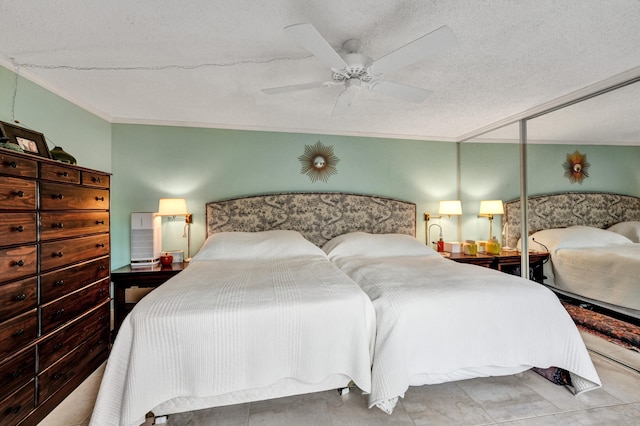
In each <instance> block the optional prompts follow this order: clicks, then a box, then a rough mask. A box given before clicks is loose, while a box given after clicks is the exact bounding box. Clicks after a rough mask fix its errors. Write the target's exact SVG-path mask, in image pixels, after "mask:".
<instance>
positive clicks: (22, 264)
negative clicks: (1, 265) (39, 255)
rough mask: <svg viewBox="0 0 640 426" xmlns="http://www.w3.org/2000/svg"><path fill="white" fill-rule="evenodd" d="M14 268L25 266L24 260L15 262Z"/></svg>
mask: <svg viewBox="0 0 640 426" xmlns="http://www.w3.org/2000/svg"><path fill="white" fill-rule="evenodd" d="M13 266H24V260H22V259H20V260H18V261H16V262H13Z"/></svg>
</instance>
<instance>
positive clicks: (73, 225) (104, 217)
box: [40, 212, 109, 241]
mask: <svg viewBox="0 0 640 426" xmlns="http://www.w3.org/2000/svg"><path fill="white" fill-rule="evenodd" d="M105 232H109V212H82V213H47V212H43V213H41V214H40V239H41V240H42V241H47V240H52V239H56V238H65V237H78V236H81V235H88V234H98V233H105Z"/></svg>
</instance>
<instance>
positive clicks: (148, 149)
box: [0, 67, 640, 268]
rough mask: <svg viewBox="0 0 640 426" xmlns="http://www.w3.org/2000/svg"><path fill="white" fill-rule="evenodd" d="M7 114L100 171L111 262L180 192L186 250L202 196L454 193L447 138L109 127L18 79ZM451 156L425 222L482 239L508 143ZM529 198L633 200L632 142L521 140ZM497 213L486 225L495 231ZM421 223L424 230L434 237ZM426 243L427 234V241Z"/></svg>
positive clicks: (507, 187) (2, 76) (515, 172)
mask: <svg viewBox="0 0 640 426" xmlns="http://www.w3.org/2000/svg"><path fill="white" fill-rule="evenodd" d="M13 88H14V74H13V73H12V72H11V71H9V70H7V69H6V68H2V67H0V120H2V121H11V99H12V96H13ZM15 116H16V118H17V119H18V120H20V122H21V124H22V125H24V126H25V127H30V128H32V129H34V130H38V131H40V132H42V133H44V134H45V136H47V137H48V138H49V139H51V141H52V142H50V145H49V147H50V148H53V146H54V144H57V145H60V146H62V147H63V148H64V149H65V150H67V151H68V152H70V153H72V154H73V155H74V156H75V157H76V158H77V160H78V164H79V165H81V166H85V167H89V168H95V169H99V170H104V171H111V172H112V173H113V176H112V197H111V216H112V217H111V220H112V267H113V268H117V267H120V266H122V265H125V264H127V263H128V262H129V258H130V255H129V238H130V236H129V228H130V214H131V212H138V211H149V212H153V211H156V210H157V207H158V199H159V198H163V197H184V198H186V199H187V205H188V208H189V210H190V211H192V212H193V214H194V224H193V227H192V254H193V253H195V252H197V250H198V249H199V247H200V246H201V245H202V242H203V241H204V233H205V224H204V205H205V203H206V202H207V201H212V200H222V199H225V198H230V197H237V196H243V195H251V194H258V193H265V192H281V191H343V192H357V193H365V194H377V195H382V196H388V197H394V198H399V199H404V200H408V201H412V202H415V203H416V204H417V211H418V217H417V224H418V229H417V236H418V238H419V239H420V240H424V238H425V237H424V233H425V226H424V220H423V215H422V213H423V212H425V211H429V212H430V213H431V214H432V215H437V209H438V202H439V201H440V200H444V199H456V198H457V197H458V195H457V179H458V173H457V151H458V146H457V144H455V143H450V142H432V141H416V140H398V139H384V138H359V137H344V136H329V135H310V134H294V133H275V132H251V131H240V130H218V129H203V128H186V127H168V126H145V125H124V124H111V123H109V122H108V121H106V120H104V119H102V118H100V117H97V116H96V115H94V114H92V113H90V112H88V111H86V110H84V109H82V108H80V107H78V106H76V105H74V104H72V103H71V102H69V101H67V100H65V99H62V98H61V97H59V96H57V95H55V94H53V93H51V92H50V91H48V90H46V89H44V88H42V87H40V86H38V85H37V84H34V83H32V82H30V81H28V80H26V79H23V78H19V82H18V93H17V97H16V107H15ZM318 140H319V141H321V142H322V144H324V145H325V146H332V147H333V148H334V152H335V155H336V156H337V157H338V158H340V162H339V163H338V165H337V169H338V174H337V175H334V176H331V177H330V178H329V181H328V182H327V183H325V182H315V183H311V181H310V180H309V178H308V177H307V176H305V175H303V174H301V173H300V168H301V164H300V162H299V161H298V157H299V156H300V155H301V154H302V153H303V152H304V147H305V145H313V144H315V143H316V142H317V141H318ZM576 149H577V150H579V151H580V152H581V153H583V154H587V160H588V161H589V162H590V163H591V167H590V169H589V173H590V177H589V178H587V179H586V180H585V181H584V183H583V184H582V185H579V184H573V185H572V184H570V183H569V180H568V179H566V178H564V176H563V174H564V170H563V168H562V163H563V162H564V161H565V159H566V155H567V153H572V152H573V151H575V150H576ZM459 152H460V162H461V170H460V183H461V193H460V199H461V201H462V206H463V215H462V217H460V218H456V217H453V218H446V217H445V218H441V219H433V221H432V222H430V224H439V225H441V226H442V227H443V231H444V238H445V239H446V240H456V239H458V223H459V224H460V230H461V234H460V237H461V238H463V239H486V238H487V237H488V233H489V224H488V221H487V219H486V218H478V217H477V214H478V209H479V204H480V200H484V199H497V198H499V199H503V200H510V199H514V198H517V197H519V185H520V182H519V146H518V145H517V144H492V143H464V144H461V145H460V146H459ZM528 157H529V188H530V193H531V194H540V193H547V192H560V191H567V190H575V191H599V190H607V191H613V192H621V193H625V194H630V195H636V196H640V169H639V168H638V167H637V164H638V162H639V160H640V147H616V146H592V145H529V146H528ZM500 230H501V218H500V217H496V220H495V221H494V234H497V235H499V234H500ZM437 232H438V230H437V228H432V237H434V235H433V234H434V233H437ZM182 233H183V223H181V222H169V221H167V220H166V219H165V221H164V223H163V239H164V240H165V242H166V244H165V245H164V248H165V249H185V248H186V239H184V238H182ZM432 239H434V238H432Z"/></svg>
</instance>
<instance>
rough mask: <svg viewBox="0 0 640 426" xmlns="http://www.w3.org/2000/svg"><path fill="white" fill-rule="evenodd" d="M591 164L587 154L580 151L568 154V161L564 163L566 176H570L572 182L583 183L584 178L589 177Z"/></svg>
mask: <svg viewBox="0 0 640 426" xmlns="http://www.w3.org/2000/svg"><path fill="white" fill-rule="evenodd" d="M590 165H591V164H589V163H588V162H587V154H580V153H579V152H578V151H576V152H574V153H573V154H567V161H565V162H564V163H562V167H564V177H566V178H569V181H570V182H571V183H576V182H578V183H579V184H581V185H582V181H583V180H584V178H588V177H589V173H588V170H589V166H590Z"/></svg>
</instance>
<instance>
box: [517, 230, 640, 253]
mask: <svg viewBox="0 0 640 426" xmlns="http://www.w3.org/2000/svg"><path fill="white" fill-rule="evenodd" d="M542 244H544V246H546V247H547V249H548V250H549V251H555V250H558V249H562V248H571V249H580V248H592V247H606V246H615V245H621V244H633V243H632V242H631V240H629V239H628V238H627V237H625V236H622V235H620V234H616V233H615V232H610V231H607V230H604V229H600V228H594V227H591V226H582V225H579V226H570V227H568V228H557V229H545V230H543V231H538V232H536V233H534V234H533V235H531V236H530V237H529V248H530V249H533V250H542V248H543V247H542Z"/></svg>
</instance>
